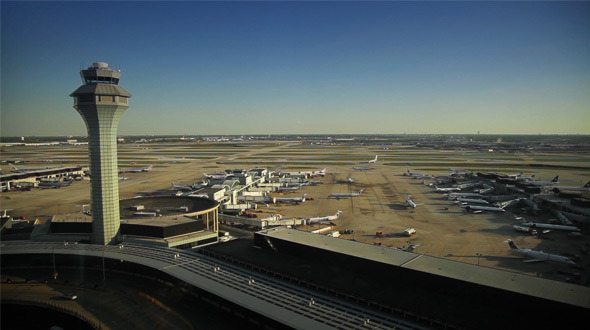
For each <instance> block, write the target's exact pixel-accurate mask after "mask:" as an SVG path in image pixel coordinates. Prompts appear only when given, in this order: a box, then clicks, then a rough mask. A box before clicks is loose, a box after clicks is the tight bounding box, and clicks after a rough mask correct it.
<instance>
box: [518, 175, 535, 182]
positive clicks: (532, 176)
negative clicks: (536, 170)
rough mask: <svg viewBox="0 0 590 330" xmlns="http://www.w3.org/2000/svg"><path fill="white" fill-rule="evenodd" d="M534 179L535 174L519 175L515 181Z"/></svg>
mask: <svg viewBox="0 0 590 330" xmlns="http://www.w3.org/2000/svg"><path fill="white" fill-rule="evenodd" d="M534 179H535V175H534V174H532V175H531V176H525V175H521V176H519V177H517V178H516V181H530V180H534Z"/></svg>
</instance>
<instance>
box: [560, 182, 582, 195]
mask: <svg viewBox="0 0 590 330" xmlns="http://www.w3.org/2000/svg"><path fill="white" fill-rule="evenodd" d="M562 190H570V191H586V190H590V181H588V182H587V183H586V184H585V185H583V186H581V187H564V186H557V187H553V192H554V193H556V194H559V192H560V191H562Z"/></svg>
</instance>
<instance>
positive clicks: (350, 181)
mask: <svg viewBox="0 0 590 330" xmlns="http://www.w3.org/2000/svg"><path fill="white" fill-rule="evenodd" d="M337 182H338V183H348V184H351V183H354V179H353V178H350V177H349V178H348V179H346V180H338V181H337Z"/></svg>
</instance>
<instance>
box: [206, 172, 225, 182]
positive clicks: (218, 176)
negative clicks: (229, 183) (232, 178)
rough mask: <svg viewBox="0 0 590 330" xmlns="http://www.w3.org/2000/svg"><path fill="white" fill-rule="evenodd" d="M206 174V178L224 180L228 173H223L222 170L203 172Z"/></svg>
mask: <svg viewBox="0 0 590 330" xmlns="http://www.w3.org/2000/svg"><path fill="white" fill-rule="evenodd" d="M203 174H204V175H205V179H208V180H222V179H225V178H227V174H225V173H222V172H215V174H207V173H203Z"/></svg>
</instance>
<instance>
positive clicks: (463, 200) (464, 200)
mask: <svg viewBox="0 0 590 330" xmlns="http://www.w3.org/2000/svg"><path fill="white" fill-rule="evenodd" d="M456 200H457V201H459V202H464V203H474V204H485V205H488V204H490V203H488V202H487V201H484V200H483V199H472V198H462V197H459V198H457V199H456Z"/></svg>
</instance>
